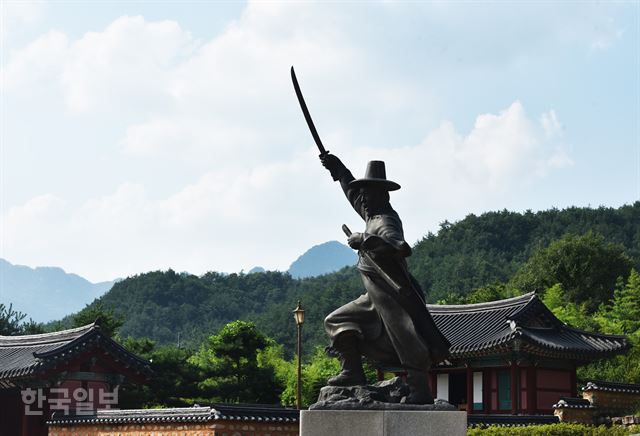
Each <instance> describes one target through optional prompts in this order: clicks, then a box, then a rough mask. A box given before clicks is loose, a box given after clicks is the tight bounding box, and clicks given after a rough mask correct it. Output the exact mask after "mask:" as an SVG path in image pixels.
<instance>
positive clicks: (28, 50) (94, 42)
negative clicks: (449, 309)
mask: <svg viewBox="0 0 640 436" xmlns="http://www.w3.org/2000/svg"><path fill="white" fill-rule="evenodd" d="M2 22H3V26H2V59H1V65H2V84H1V87H2V101H1V103H2V132H1V133H2V134H1V139H2V146H1V149H0V169H1V170H2V175H1V186H0V219H1V220H2V221H1V223H0V230H1V232H2V233H0V257H2V258H5V259H7V260H9V261H10V262H12V263H20V264H26V265H30V266H36V265H56V266H61V267H63V268H65V269H66V270H67V271H71V272H75V273H78V274H81V275H83V276H85V277H87V278H89V279H91V280H94V281H97V280H106V279H111V278H114V277H123V276H126V275H130V274H135V273H139V272H143V271H147V270H153V269H165V268H169V267H171V268H174V269H176V270H179V271H183V270H186V271H190V272H193V273H198V274H199V273H203V272H205V271H207V270H218V271H239V270H241V269H245V270H247V269H249V268H251V267H253V266H256V265H261V266H263V267H265V268H268V269H281V270H284V269H286V268H287V267H288V265H289V264H290V263H291V262H292V261H293V260H295V258H296V257H297V256H298V255H299V254H301V253H302V252H304V251H305V250H306V249H308V248H309V247H310V246H312V245H315V244H318V243H322V242H325V241H327V240H332V239H339V240H341V238H342V235H341V232H340V225H341V224H342V223H343V222H344V223H347V224H348V225H349V226H350V227H351V228H352V229H354V230H355V229H357V228H358V227H359V226H360V223H359V219H358V217H357V216H356V215H355V214H353V212H352V211H350V210H349V207H348V205H347V204H346V203H345V201H344V199H343V198H342V197H341V193H340V191H339V189H338V186H337V185H335V184H334V183H332V181H331V179H330V178H329V177H328V175H327V174H326V173H325V172H324V170H323V169H322V167H321V166H320V165H319V163H318V161H317V152H316V150H315V147H314V145H313V142H312V139H311V136H310V134H309V133H308V131H307V128H306V125H305V124H304V120H303V118H302V115H301V114H300V110H299V108H298V106H297V102H296V100H295V96H294V94H293V90H292V87H291V84H290V79H289V67H290V66H291V65H295V67H296V71H297V73H298V77H299V80H300V82H301V86H302V88H303V91H304V93H305V96H306V98H307V102H308V104H309V107H310V109H311V111H312V115H313V117H314V119H315V121H316V124H317V126H318V130H319V132H320V134H321V136H322V137H323V141H324V142H325V144H326V146H327V148H328V149H329V150H331V151H332V152H334V153H335V154H337V155H338V156H339V157H341V158H343V160H344V161H345V163H346V164H347V165H348V166H349V167H350V168H351V169H352V171H353V172H354V174H356V175H359V174H362V173H363V172H364V168H365V166H366V162H367V161H368V160H372V159H383V160H385V161H386V162H387V174H388V176H389V177H390V178H393V179H394V180H396V181H397V182H399V183H400V184H401V185H402V186H403V189H402V190H401V191H399V192H398V193H395V194H394V195H393V196H392V203H393V205H394V207H395V208H396V209H397V210H398V212H399V213H400V215H401V217H402V218H403V222H404V225H405V233H406V238H407V240H408V241H409V242H411V243H413V242H415V241H417V240H419V239H420V238H421V237H422V236H423V235H425V234H426V233H427V232H428V231H436V230H437V228H438V224H439V223H440V222H442V221H444V220H449V221H455V220H458V219H462V218H463V217H464V216H466V215H467V214H469V213H476V214H478V213H482V212H484V211H488V210H496V209H504V208H507V209H510V210H517V211H523V210H527V209H532V210H542V209H547V208H550V207H558V208H563V207H567V206H572V205H576V206H589V205H590V206H593V207H597V206H600V205H604V206H612V207H617V206H620V205H622V204H628V203H632V202H634V201H636V200H638V199H639V198H640V130H639V129H640V127H639V126H640V123H639V120H640V42H639V41H640V6H639V3H638V2H617V3H614V2H611V3H603V2H559V3H556V2H376V3H364V2H248V3H240V2H206V1H198V2H153V1H146V2H25V1H20V2H12V1H5V2H3V3H2Z"/></svg>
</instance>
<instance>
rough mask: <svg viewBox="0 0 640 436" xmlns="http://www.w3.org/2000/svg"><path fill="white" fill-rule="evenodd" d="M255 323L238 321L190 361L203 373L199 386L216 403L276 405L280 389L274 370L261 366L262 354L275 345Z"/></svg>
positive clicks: (214, 338)
mask: <svg viewBox="0 0 640 436" xmlns="http://www.w3.org/2000/svg"><path fill="white" fill-rule="evenodd" d="M271 343H272V341H270V340H269V339H268V338H267V337H266V336H264V335H263V334H262V333H260V332H259V331H258V330H257V329H256V326H255V324H254V323H251V322H246V321H234V322H231V323H229V324H227V325H225V326H224V327H223V328H222V329H221V330H220V331H219V332H218V334H216V335H214V336H211V337H210V338H209V341H208V343H207V345H206V346H205V345H203V346H202V347H201V348H200V350H198V351H197V352H196V353H195V354H194V355H193V356H192V357H191V358H190V359H189V363H191V364H193V365H195V366H197V367H198V368H199V369H200V371H201V373H202V379H201V380H202V381H201V382H200V383H199V384H198V386H199V387H200V389H201V390H202V391H203V394H204V396H205V397H209V398H211V399H214V400H216V401H225V402H245V403H274V402H277V401H278V397H279V393H280V392H279V391H280V389H279V387H278V385H277V382H276V379H275V373H274V370H273V368H271V367H264V366H260V365H258V353H259V352H260V351H261V350H264V349H265V348H267V346H269V345H271Z"/></svg>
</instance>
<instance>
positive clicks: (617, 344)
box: [427, 293, 630, 360]
mask: <svg viewBox="0 0 640 436" xmlns="http://www.w3.org/2000/svg"><path fill="white" fill-rule="evenodd" d="M427 307H428V309H429V312H430V313H431V316H432V317H433V319H434V321H435V323H436V325H437V326H438V328H439V329H440V331H441V332H442V333H443V334H444V336H445V337H446V338H447V339H448V340H449V342H450V343H451V348H450V352H451V358H454V359H455V358H461V357H470V356H479V355H487V354H495V353H497V352H502V351H504V352H506V351H510V350H513V349H514V348H516V347H519V349H520V350H526V351H528V352H530V353H533V354H538V355H548V356H555V357H565V358H571V359H578V360H591V359H597V358H601V357H604V356H608V355H611V354H613V353H618V352H622V351H624V350H626V349H628V348H629V346H630V345H629V342H628V340H627V338H626V337H624V336H616V335H603V334H597V333H590V332H586V331H583V330H578V329H575V328H572V327H569V326H567V325H566V324H564V323H563V322H562V321H560V320H559V319H557V318H556V317H555V316H554V315H553V313H552V312H551V311H550V310H549V309H548V308H547V307H546V306H545V305H544V304H543V303H542V301H540V299H539V298H538V297H537V295H535V294H534V293H529V294H525V295H521V296H519V297H514V298H509V299H505V300H499V301H491V302H488V303H479V304H464V305H437V304H429V305H427Z"/></svg>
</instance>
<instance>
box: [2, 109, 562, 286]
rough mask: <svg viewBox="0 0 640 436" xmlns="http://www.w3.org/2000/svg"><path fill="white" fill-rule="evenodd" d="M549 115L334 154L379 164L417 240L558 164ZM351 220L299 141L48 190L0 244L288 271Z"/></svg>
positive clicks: (198, 268)
mask: <svg viewBox="0 0 640 436" xmlns="http://www.w3.org/2000/svg"><path fill="white" fill-rule="evenodd" d="M545 120H547V121H545ZM548 120H555V121H554V123H556V124H559V121H558V117H557V116H556V115H555V113H553V112H549V113H547V114H545V115H544V116H541V117H540V121H534V120H532V119H531V118H529V117H528V116H527V115H526V113H525V110H524V108H523V106H522V104H521V103H520V102H518V101H516V102H514V103H513V104H511V105H510V106H509V107H508V108H506V109H505V110H503V111H500V112H499V113H498V114H482V115H479V116H478V117H477V118H476V121H475V124H474V126H473V128H472V129H471V131H470V132H468V133H466V134H465V133H460V132H458V131H457V130H456V128H455V127H454V125H453V124H452V123H451V122H445V123H443V124H442V125H441V126H440V127H438V128H437V129H435V130H434V131H432V132H430V133H429V134H427V135H426V137H425V139H424V140H423V141H421V142H420V143H418V144H416V145H414V146H411V147H403V148H386V149H383V148H371V147H359V148H346V147H345V148H343V149H344V150H346V151H345V152H343V153H338V155H339V157H341V158H342V159H343V160H344V162H345V163H346V164H347V165H348V166H349V167H350V169H351V170H352V171H353V173H354V175H355V176H356V177H358V176H360V175H362V173H363V171H364V168H365V165H366V162H367V161H368V160H372V159H383V160H385V161H386V162H387V175H388V177H389V178H391V179H394V180H396V181H398V182H399V183H400V184H401V185H402V186H403V189H401V190H400V191H399V192H397V193H394V194H393V196H392V202H393V204H394V206H395V207H396V208H397V209H398V211H399V212H400V214H401V216H402V218H403V221H404V222H405V230H406V231H407V239H408V240H409V241H414V240H416V239H418V238H419V237H421V236H423V235H424V234H425V233H426V232H427V230H433V229H434V228H435V226H436V225H437V223H438V222H440V221H441V220H443V219H444V218H446V217H452V216H459V215H460V214H464V213H466V212H467V211H469V210H473V208H474V207H476V206H478V205H483V206H486V205H487V204H489V205H492V206H494V207H496V208H499V207H504V206H505V204H504V203H503V201H504V200H503V197H504V196H505V195H510V194H514V193H518V192H521V191H522V190H525V189H527V188H528V186H529V185H530V183H532V182H534V181H535V180H537V179H538V178H539V177H541V176H543V175H544V173H545V172H546V171H549V170H553V169H556V168H557V167H559V166H563V165H567V164H568V163H569V161H567V160H565V161H562V160H559V159H558V158H557V156H558V155H559V153H561V152H562V145H561V144H560V143H557V142H555V140H556V139H557V138H556V136H557V135H556V136H549V130H548V128H546V127H545V126H546V124H545V123H548ZM336 145H337V147H338V148H337V149H340V146H339V144H336ZM327 211H330V212H327ZM359 221H360V220H359V218H358V217H356V216H355V214H353V213H352V212H351V211H350V209H349V207H348V205H347V204H346V202H345V200H344V198H343V196H342V194H341V192H340V189H339V186H338V184H336V183H334V182H332V181H331V179H330V177H329V175H328V174H327V173H326V171H325V170H324V169H323V168H322V167H321V165H320V163H319V162H318V158H317V151H316V150H315V149H312V148H308V149H306V150H304V151H303V152H301V153H297V154H295V155H294V156H292V157H291V158H288V159H284V160H279V161H274V162H271V163H266V164H262V165H254V166H248V167H242V166H235V167H234V166H228V167H225V168H223V169H220V170H214V171H209V172H207V173H205V174H204V175H202V176H201V177H200V178H199V179H198V180H197V181H195V182H194V183H192V184H190V185H187V186H184V187H182V188H181V189H179V190H177V191H176V192H175V193H173V194H171V195H169V196H167V197H164V198H155V197H154V196H152V195H150V193H149V192H148V190H147V189H146V188H145V187H144V186H141V185H139V184H133V183H125V184H123V185H121V186H119V187H118V189H117V190H116V191H115V192H114V193H112V194H110V195H106V196H103V197H99V198H96V199H91V200H88V201H86V202H85V203H84V204H82V205H81V206H79V207H75V208H74V207H70V206H69V207H65V203H63V202H62V201H61V200H60V199H57V198H55V197H52V196H49V195H48V196H43V197H38V198H35V199H33V200H32V201H29V202H28V203H26V204H25V205H24V206H21V207H18V208H13V209H11V210H10V211H9V214H8V217H7V218H6V222H7V225H6V228H7V229H8V232H7V235H8V236H7V237H6V238H5V251H6V252H7V253H10V254H11V259H13V260H15V261H20V262H23V259H24V258H33V253H40V252H41V253H47V252H48V253H51V252H55V253H57V256H58V257H57V259H56V264H58V265H61V266H65V267H67V268H70V269H72V270H75V271H83V272H84V273H85V274H88V275H89V277H92V278H96V279H98V278H99V279H107V278H109V277H114V276H116V275H122V274H125V273H126V274H133V273H137V272H140V271H144V270H149V269H155V268H168V267H173V268H174V269H177V270H188V271H191V272H195V273H202V272H204V271H206V270H211V269H214V270H223V271H224V270H226V271H234V270H235V271H238V270H240V269H242V268H250V267H252V266H254V265H262V266H265V267H267V268H280V269H286V268H287V266H288V265H289V263H290V262H292V261H293V260H294V259H295V258H296V257H297V256H298V255H299V254H300V253H302V252H304V251H305V250H306V249H307V248H308V247H309V246H311V245H313V244H316V243H319V242H324V240H318V239H317V238H318V235H331V236H324V238H326V239H331V238H336V239H339V238H340V237H341V235H340V232H339V226H340V224H342V223H343V222H345V223H348V224H350V225H351V226H353V227H354V228H357V226H358V225H359ZM34 235H37V236H38V237H37V238H34V237H33V236H34ZM265 253H268V255H265ZM103 259H104V261H103ZM47 263H51V261H49V262H47ZM71 266H72V267H71Z"/></svg>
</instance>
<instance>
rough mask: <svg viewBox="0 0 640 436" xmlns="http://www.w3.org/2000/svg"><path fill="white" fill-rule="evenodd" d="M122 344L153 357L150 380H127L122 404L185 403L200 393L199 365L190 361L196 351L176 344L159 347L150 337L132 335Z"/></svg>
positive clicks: (152, 405)
mask: <svg viewBox="0 0 640 436" xmlns="http://www.w3.org/2000/svg"><path fill="white" fill-rule="evenodd" d="M122 345H123V346H124V347H125V348H126V349H127V350H129V351H131V352H132V353H134V354H136V355H137V356H139V357H142V358H143V359H147V360H149V361H150V367H151V370H152V371H153V374H152V377H151V381H150V382H149V383H147V384H145V385H140V384H133V383H127V384H125V385H123V387H122V390H121V394H120V399H119V400H120V403H119V405H120V407H123V408H136V409H139V408H146V407H181V406H182V407H184V406H190V405H192V404H193V403H194V399H196V398H197V397H198V396H199V394H200V393H199V391H198V381H199V376H200V371H199V368H198V367H196V366H195V365H193V364H192V363H190V361H189V359H190V358H191V356H192V355H193V351H192V350H189V349H183V348H179V347H176V346H174V345H165V346H162V347H159V348H156V346H155V342H154V341H152V340H150V339H149V338H132V337H129V338H127V339H126V340H124V341H123V342H122Z"/></svg>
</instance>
